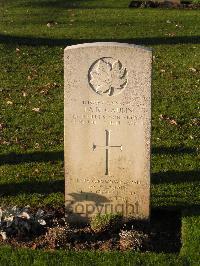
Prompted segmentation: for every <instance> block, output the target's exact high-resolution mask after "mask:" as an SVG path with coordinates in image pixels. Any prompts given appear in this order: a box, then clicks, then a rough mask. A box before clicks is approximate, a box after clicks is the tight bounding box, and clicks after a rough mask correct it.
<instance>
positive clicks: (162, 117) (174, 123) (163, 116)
mask: <svg viewBox="0 0 200 266" xmlns="http://www.w3.org/2000/svg"><path fill="white" fill-rule="evenodd" d="M159 119H160V120H165V121H167V122H168V123H169V124H170V125H175V126H177V125H178V123H177V122H176V120H175V119H173V118H170V117H168V116H167V115H163V114H160V115H159Z"/></svg>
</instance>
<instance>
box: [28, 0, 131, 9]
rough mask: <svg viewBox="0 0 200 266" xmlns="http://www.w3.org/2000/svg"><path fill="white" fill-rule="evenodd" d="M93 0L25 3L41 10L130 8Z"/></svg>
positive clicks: (120, 4) (119, 4)
mask: <svg viewBox="0 0 200 266" xmlns="http://www.w3.org/2000/svg"><path fill="white" fill-rule="evenodd" d="M93 2H94V1H93V0H53V1H52V0H51V1H49V0H46V1H44V0H43V1H27V2H26V3H23V6H24V5H25V6H26V7H39V8H59V9H60V8H64V9H76V8H78V9H95V8H114V9H116V8H128V4H127V6H125V5H123V6H122V3H120V2H119V3H118V1H116V3H115V5H113V4H112V3H111V4H109V2H107V1H103V2H102V1H99V2H98V4H97V3H95V5H94V3H93Z"/></svg>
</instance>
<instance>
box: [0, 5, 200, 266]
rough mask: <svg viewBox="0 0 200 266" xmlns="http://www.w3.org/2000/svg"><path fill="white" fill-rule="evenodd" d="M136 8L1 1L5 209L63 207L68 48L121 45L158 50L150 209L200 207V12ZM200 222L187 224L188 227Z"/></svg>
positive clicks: (0, 172)
mask: <svg viewBox="0 0 200 266" xmlns="http://www.w3.org/2000/svg"><path fill="white" fill-rule="evenodd" d="M128 3H129V1H127V0H124V1H122V0H121V1H117V2H116V1H112V0H107V1H97V0H96V1H92V0H90V1H89V0H88V1H64V0H59V1H47V0H43V1H39V0H29V1H25V0H16V1H14V0H8V1H6V0H4V1H2V2H1V3H0V66H1V71H0V93H1V94H0V95H1V97H0V106H1V121H0V124H1V129H0V130H1V132H0V134H1V140H0V141H1V146H0V176H1V178H0V195H1V198H0V204H1V205H14V204H17V205H20V206H24V205H25V204H26V205H27V204H29V205H31V206H41V207H42V206H45V205H48V204H50V205H54V206H59V205H62V204H63V202H64V196H63V192H64V170H63V126H64V125H63V49H64V48H65V47H66V46H67V45H71V44H76V43H83V42H93V41H119V42H128V43H135V44H142V45H145V46H149V47H152V48H153V53H154V60H153V88H152V91H153V94H152V97H153V98H152V108H153V110H152V195H151V201H152V208H167V209H169V208H173V209H179V210H182V211H183V210H185V209H186V208H188V209H190V208H192V207H196V208H198V207H199V205H200V194H199V176H200V174H199V159H200V155H199V137H200V131H199V117H200V109H199V108H200V107H199V103H200V97H199V83H200V75H199V73H200V64H199V56H200V45H199V42H200V39H199V32H200V16H199V11H198V10H153V9H146V10H145V9H137V10H135V9H129V8H127V7H128ZM49 22H50V23H51V24H52V26H51V27H48V26H47V24H48V23H49ZM52 22H53V23H52ZM55 22H56V23H55ZM38 108H39V109H38ZM173 121H175V123H174V122H173ZM192 217H193V216H192ZM188 219H189V218H188ZM198 219H199V218H198V216H196V215H195V216H194V218H192V220H187V219H186V218H184V219H183V221H184V223H186V224H187V225H186V227H187V226H188V227H190V222H189V221H193V222H194V223H195V221H197V220H198ZM193 222H192V223H193ZM188 230H189V229H188ZM194 234H197V235H198V236H199V233H197V230H196V229H194ZM196 240H197V239H196ZM187 243H190V240H188V242H187ZM195 243H199V242H198V241H197V242H195ZM189 249H191V247H190V244H187V248H185V250H186V252H185V253H187V250H189ZM8 252H12V251H9V250H8ZM26 252H27V254H29V253H30V251H26ZM185 253H184V254H185ZM16 254H18V253H16ZM33 254H39V253H33ZM41 254H42V253H41ZM13 256H18V255H13ZM31 256H33V257H32V259H33V258H34V256H36V255H31ZM37 256H38V255H37ZM41 256H43V255H41ZM45 256H47V255H44V257H45ZM48 256H50V257H51V256H54V255H48ZM55 256H59V255H55ZM66 256H68V255H66ZM77 256H79V255H77ZM91 256H93V255H91ZM103 256H109V255H103ZM120 256H121V255H120ZM127 256H129V255H127ZM130 256H133V257H134V256H135V255H130ZM138 256H139V257H137V256H136V257H137V258H140V255H138ZM145 256H146V257H148V256H150V257H151V255H145ZM145 256H144V257H143V258H144V260H145V258H146V257H145ZM163 256H164V257H165V255H163ZM161 257H162V256H161ZM161 257H159V256H158V257H157V255H152V258H154V259H155V260H158V261H159V258H161ZM131 258H132V257H131ZM32 259H31V260H32ZM165 259H166V260H167V255H166V257H165ZM176 259H177V258H176V257H173V259H172V261H173V260H174V261H175V260H176ZM133 260H134V259H133ZM138 260H140V259H138ZM36 265H39V264H37V263H36ZM161 265H164V264H161Z"/></svg>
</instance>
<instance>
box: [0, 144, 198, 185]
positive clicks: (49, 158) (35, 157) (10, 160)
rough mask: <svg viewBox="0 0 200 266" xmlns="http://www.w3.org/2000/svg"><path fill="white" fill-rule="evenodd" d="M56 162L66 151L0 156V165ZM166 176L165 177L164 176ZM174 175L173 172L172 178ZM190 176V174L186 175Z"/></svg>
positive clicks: (171, 150) (181, 150)
mask: <svg viewBox="0 0 200 266" xmlns="http://www.w3.org/2000/svg"><path fill="white" fill-rule="evenodd" d="M195 153H196V149H194V148H189V147H179V146H174V147H163V146H160V147H153V148H152V154H155V155H157V154H166V155H167V154H174V155H181V154H195ZM54 161H64V151H48V152H33V153H22V154H17V153H9V154H2V155H0V165H4V164H11V165H12V164H20V163H30V162H54ZM178 173H179V172H178ZM162 174H164V176H162ZM166 174H167V172H166V173H161V176H160V178H161V179H162V178H165V177H166ZM173 174H174V173H173V172H171V173H170V176H171V175H173ZM186 174H188V173H186ZM159 175H160V173H156V174H153V176H154V177H153V178H154V179H155V182H156V181H157V180H159Z"/></svg>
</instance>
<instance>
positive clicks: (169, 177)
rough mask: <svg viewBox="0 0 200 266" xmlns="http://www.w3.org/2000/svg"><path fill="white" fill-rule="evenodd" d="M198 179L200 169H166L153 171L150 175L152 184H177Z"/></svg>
mask: <svg viewBox="0 0 200 266" xmlns="http://www.w3.org/2000/svg"><path fill="white" fill-rule="evenodd" d="M199 180H200V171H167V172H159V173H153V174H152V175H151V182H152V184H164V183H171V184H179V183H183V182H186V183H190V182H195V181H199Z"/></svg>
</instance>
